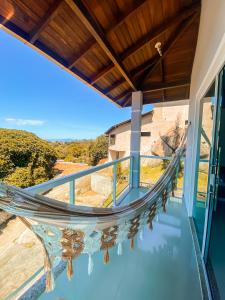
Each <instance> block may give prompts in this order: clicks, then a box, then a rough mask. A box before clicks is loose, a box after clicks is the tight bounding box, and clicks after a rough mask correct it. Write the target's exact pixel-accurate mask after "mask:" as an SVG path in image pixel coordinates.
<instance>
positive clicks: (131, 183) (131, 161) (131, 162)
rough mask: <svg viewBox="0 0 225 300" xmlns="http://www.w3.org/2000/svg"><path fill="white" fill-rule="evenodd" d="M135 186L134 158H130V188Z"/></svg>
mask: <svg viewBox="0 0 225 300" xmlns="http://www.w3.org/2000/svg"><path fill="white" fill-rule="evenodd" d="M132 186H133V156H131V157H130V172H129V188H132Z"/></svg>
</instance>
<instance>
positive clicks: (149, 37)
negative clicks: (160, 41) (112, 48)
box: [121, 2, 200, 60]
mask: <svg viewBox="0 0 225 300" xmlns="http://www.w3.org/2000/svg"><path fill="white" fill-rule="evenodd" d="M199 10H200V3H199V2H197V3H194V4H192V5H190V6H188V7H186V8H184V9H183V10H182V11H180V12H178V13H177V14H176V16H174V17H171V18H170V19H169V20H167V22H164V23H163V24H160V25H159V26H158V27H157V28H156V29H155V30H151V31H150V32H148V33H147V34H146V35H144V36H143V37H142V38H140V39H139V40H138V41H137V42H136V43H135V44H134V45H133V46H131V47H129V48H128V49H127V50H125V51H124V52H123V53H122V54H121V58H122V60H125V59H126V58H128V57H129V56H130V55H133V54H134V53H135V52H136V51H138V50H140V49H141V48H142V47H144V46H145V45H146V44H147V43H150V42H151V41H153V40H154V39H155V38H157V37H158V36H160V35H161V34H163V33H164V32H165V31H167V30H168V29H169V28H170V27H172V26H175V25H176V24H178V23H180V22H182V21H183V20H185V19H187V18H188V17H189V16H191V15H193V14H194V13H195V12H196V11H199Z"/></svg>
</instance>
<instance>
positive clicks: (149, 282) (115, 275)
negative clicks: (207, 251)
mask: <svg viewBox="0 0 225 300" xmlns="http://www.w3.org/2000/svg"><path fill="white" fill-rule="evenodd" d="M167 208H168V209H167V213H166V214H165V213H161V214H159V218H158V221H157V222H156V221H155V222H154V224H153V227H154V228H153V231H149V229H148V228H145V230H144V239H143V240H142V241H141V240H140V239H139V237H138V238H137V239H136V241H135V249H134V250H133V251H132V250H130V247H129V242H126V243H124V245H123V255H122V256H117V249H116V248H114V249H111V250H110V263H109V264H108V265H104V264H103V253H97V254H95V255H94V257H93V258H94V270H93V273H92V274H91V276H88V274H87V264H88V257H87V256H81V257H79V258H78V259H76V261H75V262H74V270H75V275H74V277H73V279H72V280H71V281H68V279H67V277H66V271H64V272H63V273H62V274H61V275H60V276H59V277H58V278H57V280H56V288H55V290H54V291H53V292H51V293H49V294H42V295H41V296H40V297H39V299H40V300H55V299H66V300H76V299H77V300H78V299H79V300H90V299H93V300H105V299H107V300H128V299H129V300H149V299H153V300H165V299H173V300H180V299H182V300H189V299H192V300H195V299H196V300H199V299H202V295H201V289H200V282H199V276H198V270H197V264H196V258H195V252H194V247H193V242H192V237H191V233H190V227H189V222H188V218H187V215H186V212H185V210H184V207H183V204H180V203H176V202H172V201H170V203H169V204H168V206H167Z"/></svg>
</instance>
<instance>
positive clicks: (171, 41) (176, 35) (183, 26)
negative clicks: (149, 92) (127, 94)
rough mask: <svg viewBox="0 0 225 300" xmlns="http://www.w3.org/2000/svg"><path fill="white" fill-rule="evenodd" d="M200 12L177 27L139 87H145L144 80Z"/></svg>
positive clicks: (142, 77) (143, 76)
mask: <svg viewBox="0 0 225 300" xmlns="http://www.w3.org/2000/svg"><path fill="white" fill-rule="evenodd" d="M197 14H198V13H195V14H194V15H193V16H191V17H189V18H188V19H187V20H184V21H183V22H182V23H181V25H180V26H179V27H178V28H177V29H176V31H175V32H174V33H173V34H172V36H171V37H170V38H169V40H168V42H167V43H166V45H165V46H164V47H163V48H162V56H158V59H157V61H156V62H155V64H154V65H153V66H152V65H150V66H149V68H148V69H147V70H146V72H145V74H143V75H142V76H141V79H140V81H139V84H138V85H137V86H138V88H139V89H142V88H143V85H144V82H145V80H146V79H147V78H149V77H150V76H151V74H152V73H153V71H154V70H155V69H156V67H158V65H159V64H160V63H161V60H162V59H163V58H165V56H166V55H167V54H168V53H169V51H170V50H171V48H172V47H173V45H174V44H175V43H176V42H177V40H178V39H179V38H180V37H181V36H182V35H183V33H184V31H185V30H186V29H187V28H188V27H189V26H190V25H191V24H192V22H193V21H194V19H195V18H196V16H197Z"/></svg>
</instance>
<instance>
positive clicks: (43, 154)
mask: <svg viewBox="0 0 225 300" xmlns="http://www.w3.org/2000/svg"><path fill="white" fill-rule="evenodd" d="M55 162H56V154H55V151H54V148H53V147H52V146H51V145H50V144H49V143H48V142H47V141H44V140H42V139H40V138H38V137H37V136H36V135H35V134H32V133H30V132H26V131H22V130H15V129H0V180H2V181H4V182H6V183H8V184H10V185H16V186H19V187H22V188H25V187H28V186H31V185H34V184H38V183H42V182H44V181H47V180H49V179H51V178H52V177H53V167H54V164H55Z"/></svg>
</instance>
